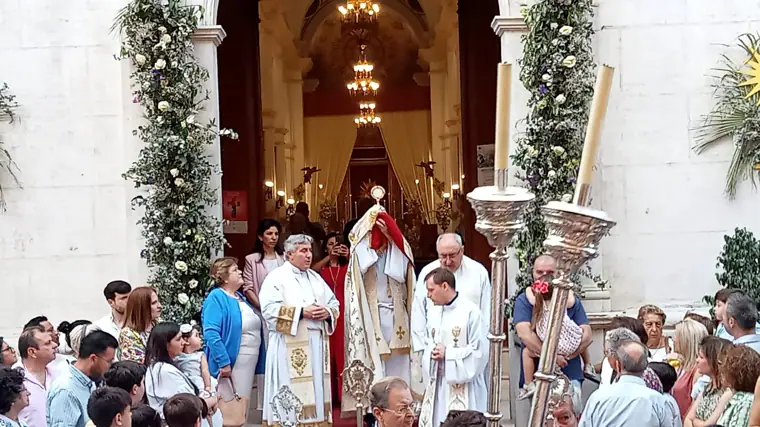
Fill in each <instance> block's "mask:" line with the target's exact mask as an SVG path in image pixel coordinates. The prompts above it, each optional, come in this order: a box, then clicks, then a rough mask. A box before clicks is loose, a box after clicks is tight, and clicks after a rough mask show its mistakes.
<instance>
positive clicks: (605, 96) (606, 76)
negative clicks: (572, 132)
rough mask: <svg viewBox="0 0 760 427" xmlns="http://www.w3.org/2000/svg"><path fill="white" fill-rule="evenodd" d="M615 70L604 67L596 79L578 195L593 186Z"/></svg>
mask: <svg viewBox="0 0 760 427" xmlns="http://www.w3.org/2000/svg"><path fill="white" fill-rule="evenodd" d="M614 73H615V69H614V68H612V67H610V66H608V65H603V66H601V67H600V68H599V73H598V75H597V77H596V87H594V99H593V101H591V112H590V114H589V120H588V127H587V128H586V140H585V141H584V143H583V157H581V165H580V169H579V170H578V181H577V182H576V186H575V189H576V194H578V191H582V190H583V187H584V186H590V185H591V175H592V173H593V171H594V163H596V155H597V153H598V152H599V145H600V144H601V138H600V137H601V133H602V124H603V123H604V116H605V114H606V113H607V104H608V102H609V98H610V88H611V87H612V76H613V74H614Z"/></svg>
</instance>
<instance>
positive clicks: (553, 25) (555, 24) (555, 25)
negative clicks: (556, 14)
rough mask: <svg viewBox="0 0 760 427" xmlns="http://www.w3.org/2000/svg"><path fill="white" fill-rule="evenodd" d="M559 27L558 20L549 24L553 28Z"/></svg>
mask: <svg viewBox="0 0 760 427" xmlns="http://www.w3.org/2000/svg"><path fill="white" fill-rule="evenodd" d="M557 27H559V24H558V23H556V22H552V23H551V24H549V28H551V29H552V30H556V29H557Z"/></svg>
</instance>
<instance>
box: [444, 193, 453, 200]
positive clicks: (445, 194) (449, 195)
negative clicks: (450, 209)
mask: <svg viewBox="0 0 760 427" xmlns="http://www.w3.org/2000/svg"><path fill="white" fill-rule="evenodd" d="M443 198H444V199H446V200H448V199H450V198H451V194H450V193H443Z"/></svg>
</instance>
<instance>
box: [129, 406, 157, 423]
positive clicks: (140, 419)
mask: <svg viewBox="0 0 760 427" xmlns="http://www.w3.org/2000/svg"><path fill="white" fill-rule="evenodd" d="M132 427H161V416H160V415H158V412H156V410H155V409H153V408H151V407H150V406H148V405H145V404H142V403H141V404H139V405H136V406H132Z"/></svg>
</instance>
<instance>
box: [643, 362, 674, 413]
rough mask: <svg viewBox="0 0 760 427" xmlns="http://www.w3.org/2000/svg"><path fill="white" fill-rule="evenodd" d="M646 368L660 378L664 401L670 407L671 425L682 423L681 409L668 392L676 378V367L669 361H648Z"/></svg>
mask: <svg viewBox="0 0 760 427" xmlns="http://www.w3.org/2000/svg"><path fill="white" fill-rule="evenodd" d="M648 368H649V369H651V370H652V372H654V373H655V374H656V375H657V377H658V378H659V379H660V382H661V383H662V394H663V396H665V402H666V403H667V407H668V408H669V409H670V416H671V417H672V418H673V425H674V426H680V425H682V421H681V411H680V409H679V407H678V403H677V402H676V399H675V398H674V397H673V395H671V394H670V390H671V389H672V388H673V385H674V384H675V383H676V380H677V379H678V373H676V368H674V367H672V366H670V364H669V363H665V362H650V363H649V366H648Z"/></svg>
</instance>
